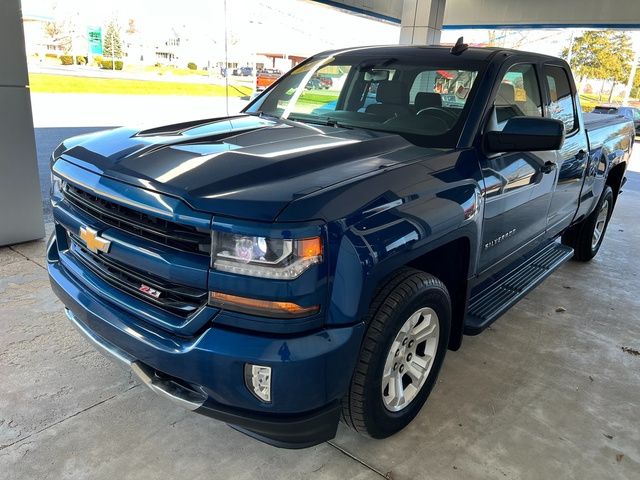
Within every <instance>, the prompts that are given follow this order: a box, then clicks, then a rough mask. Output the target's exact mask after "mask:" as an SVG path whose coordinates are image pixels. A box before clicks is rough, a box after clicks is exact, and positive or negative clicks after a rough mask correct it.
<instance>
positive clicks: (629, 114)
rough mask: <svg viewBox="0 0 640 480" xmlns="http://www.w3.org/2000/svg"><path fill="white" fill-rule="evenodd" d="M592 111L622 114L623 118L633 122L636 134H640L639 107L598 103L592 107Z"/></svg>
mask: <svg viewBox="0 0 640 480" xmlns="http://www.w3.org/2000/svg"><path fill="white" fill-rule="evenodd" d="M593 113H599V114H605V115H622V116H623V117H624V118H626V119H628V120H631V121H632V122H633V125H634V127H635V130H636V135H640V108H636V107H626V106H616V105H598V106H597V107H595V108H594V109H593Z"/></svg>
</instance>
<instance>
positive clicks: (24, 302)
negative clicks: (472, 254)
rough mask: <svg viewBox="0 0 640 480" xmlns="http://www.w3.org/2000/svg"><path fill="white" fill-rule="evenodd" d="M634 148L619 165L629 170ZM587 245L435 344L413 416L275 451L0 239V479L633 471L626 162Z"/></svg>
mask: <svg viewBox="0 0 640 480" xmlns="http://www.w3.org/2000/svg"><path fill="white" fill-rule="evenodd" d="M639 167H640V148H637V149H636V152H635V160H634V170H635V171H636V172H637V171H638V170H640V168H639ZM636 172H631V173H630V174H629V178H630V180H629V182H628V184H627V187H626V188H625V193H624V194H623V195H622V196H621V197H620V201H619V203H618V205H617V207H616V210H615V212H614V215H613V218H612V221H611V224H610V225H609V229H608V232H607V237H606V239H605V241H604V243H603V246H602V249H601V251H600V253H599V255H598V256H597V257H596V259H594V261H592V262H591V263H588V264H581V263H577V262H569V263H567V264H565V265H564V266H563V267H562V268H561V269H560V270H559V271H558V272H556V273H555V274H554V275H552V276H551V277H550V278H549V279H547V280H546V281H545V282H544V283H543V284H542V285H540V286H539V287H538V288H537V289H536V290H534V291H533V292H532V293H530V294H529V295H528V296H527V297H526V298H525V299H523V300H522V301H521V302H520V303H518V304H517V305H516V306H515V307H514V308H513V309H512V310H510V311H509V312H508V313H507V314H506V315H504V316H503V317H502V318H501V319H500V320H498V321H497V322H496V323H495V324H494V325H493V326H492V327H491V328H490V329H488V330H487V331H485V332H484V333H483V334H482V335H480V336H477V337H466V338H465V339H464V342H463V345H462V349H461V350H460V351H458V352H449V353H448V355H447V358H446V360H445V365H444V369H443V371H442V374H441V376H440V379H439V381H438V384H437V385H436V387H435V389H434V392H433V394H432V396H431V398H430V399H429V401H428V402H427V405H426V406H425V407H424V408H423V410H422V412H421V413H420V415H419V416H418V417H417V418H416V420H415V421H414V422H413V423H412V424H411V425H410V426H409V427H408V428H407V429H405V430H404V431H403V432H401V433H399V434H397V435H395V436H394V437H391V438H389V439H387V440H383V441H379V440H378V441H376V440H370V439H365V438H363V437H360V436H358V435H356V434H354V433H353V432H351V431H349V430H347V429H346V428H344V427H342V426H341V427H340V429H339V431H338V435H337V437H336V438H335V440H333V441H332V442H330V443H326V444H323V445H320V446H317V447H314V448H311V449H308V450H302V451H286V450H279V449H275V448H273V447H269V446H267V445H264V444H261V443H260V442H257V441H256V440H253V439H251V438H248V437H246V436H244V435H242V434H240V433H238V432H236V431H234V430H232V429H231V428H229V427H227V426H226V425H224V424H221V423H219V422H216V421H214V420H211V419H209V418H205V417H201V416H198V415H196V414H193V413H189V412H185V411H183V410H180V409H179V408H177V407H175V406H173V405H172V404H169V403H167V402H165V401H164V400H162V399H160V398H158V397H157V396H155V395H154V394H153V393H152V392H150V391H148V390H147V389H146V388H145V387H143V386H140V385H138V384H137V383H136V382H135V381H134V380H133V379H132V377H131V375H130V373H128V372H126V371H123V370H122V369H121V368H120V367H118V366H117V365H115V364H112V363H111V362H109V361H108V360H106V359H104V358H103V357H102V356H101V355H100V354H98V353H97V352H96V351H94V349H93V348H92V347H91V346H90V345H89V344H88V343H87V342H86V341H85V340H84V339H83V338H81V337H80V335H79V334H78V333H76V332H75V330H74V329H73V328H72V327H71V325H70V324H69V322H68V321H67V320H66V318H65V317H64V314H63V312H62V305H61V304H60V302H58V301H57V300H56V299H55V297H54V296H53V294H52V293H51V291H50V289H49V286H48V282H47V278H46V272H45V270H44V258H43V253H44V241H40V242H31V243H27V244H22V245H17V246H13V247H10V248H2V249H0V328H1V331H2V332H3V333H2V334H1V335H0V378H1V379H2V389H1V390H0V479H1V480H4V479H11V480H14V479H60V478H74V479H76V478H77V479H85V478H87V479H88V478H90V479H111V478H127V479H129V478H131V479H151V478H160V477H182V476H187V477H188V478H190V479H201V478H202V479H205V478H206V479H231V478H233V479H254V478H260V479H279V478H289V479H302V478H305V479H333V478H339V479H344V478H354V479H375V478H381V477H382V476H383V475H386V473H387V472H390V475H389V478H393V479H395V480H398V479H437V480H447V479H494V478H505V479H556V478H563V479H564V478H575V479H598V480H600V479H605V478H606V479H637V478H639V477H640V355H636V354H634V353H633V352H634V351H638V350H640V296H639V295H638V291H640V277H639V272H640V247H639V242H638V239H639V238H640V222H638V211H639V210H640V174H638V173H636Z"/></svg>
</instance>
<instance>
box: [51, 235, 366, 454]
mask: <svg viewBox="0 0 640 480" xmlns="http://www.w3.org/2000/svg"><path fill="white" fill-rule="evenodd" d="M47 253H48V271H49V277H50V280H51V285H52V288H53V290H54V292H55V293H56V295H57V296H58V297H59V298H60V299H61V300H62V302H63V303H64V305H65V307H66V312H67V316H68V317H69V319H70V320H71V322H72V323H73V324H74V325H75V326H76V327H77V328H78V329H79V330H80V331H81V332H82V333H83V334H84V336H85V337H87V338H88V339H89V340H90V341H91V342H92V343H93V344H94V345H95V346H96V347H97V348H98V349H99V350H101V351H102V352H103V353H106V354H107V355H108V356H110V357H112V358H115V359H116V360H118V361H119V362H121V363H123V364H125V365H127V366H128V367H129V368H131V369H132V370H133V372H134V373H135V374H136V375H137V376H138V377H139V378H140V379H141V381H142V382H143V383H145V384H146V385H147V386H149V387H150V388H151V389H152V390H153V391H155V392H156V393H158V394H160V395H161V396H163V397H165V398H167V399H169V400H171V401H173V402H174V403H176V404H179V405H181V406H182V407H185V408H187V409H190V410H193V411H196V412H198V413H201V414H204V415H207V416H210V417H213V418H215V419H218V420H221V421H223V422H226V423H229V424H230V425H232V426H233V427H234V428H236V429H238V430H241V431H243V432H245V433H247V434H249V435H252V436H254V437H256V438H258V439H260V440H263V441H265V442H267V443H270V444H273V445H276V446H280V447H287V448H303V447H308V446H312V445H316V444H318V443H321V442H323V441H326V440H329V439H331V438H333V436H334V435H335V432H336V428H337V423H338V419H339V411H340V399H341V397H342V396H343V394H344V393H345V392H346V390H347V388H348V385H349V381H350V378H351V373H352V371H353V368H354V365H355V360H356V356H357V354H358V352H359V347H360V342H361V339H362V335H363V332H364V327H363V325H362V324H357V325H355V326H351V327H345V328H332V329H326V330H322V331H319V332H314V333H310V334H306V335H302V336H296V337H293V338H291V337H277V336H274V337H269V336H265V335H260V334H252V333H249V332H243V331H239V330H233V329H228V328H224V327H218V326H216V324H215V322H213V323H212V325H211V326H208V327H207V328H206V329H204V331H202V332H199V333H198V334H196V335H195V336H194V337H192V338H182V337H177V336H175V335H173V334H171V333H169V332H167V331H162V330H159V329H157V328H154V327H152V326H150V325H148V324H145V323H144V322H143V321H141V320H140V319H138V318H137V317H135V316H134V315H133V314H132V313H131V312H128V311H126V310H124V309H122V308H119V307H117V306H115V305H113V304H111V303H110V302H109V301H108V298H105V296H104V295H101V290H100V287H101V286H100V284H99V279H97V278H93V277H92V275H91V272H86V271H82V272H79V271H74V270H73V269H71V268H67V267H65V265H63V262H61V261H60V255H59V254H58V251H57V246H56V243H55V240H53V241H52V242H51V243H50V245H49V247H48V252H47ZM105 288H106V286H105ZM220 314H224V312H222V313H220ZM246 363H253V364H259V365H268V366H271V367H272V371H273V374H272V398H273V401H272V403H270V404H265V403H262V402H260V401H259V400H258V399H256V398H255V397H254V396H253V395H252V394H251V392H249V390H248V389H247V387H246V386H245V383H244V366H245V364H246Z"/></svg>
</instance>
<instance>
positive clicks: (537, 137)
mask: <svg viewBox="0 0 640 480" xmlns="http://www.w3.org/2000/svg"><path fill="white" fill-rule="evenodd" d="M563 142H564V123H562V122H561V121H560V120H556V119H553V118H542V117H513V118H510V119H509V120H507V123H506V124H505V126H504V128H503V129H502V131H494V132H486V133H485V134H484V144H485V146H486V148H487V150H489V151H490V152H539V151H544V150H558V149H559V148H560V147H561V146H562V143H563Z"/></svg>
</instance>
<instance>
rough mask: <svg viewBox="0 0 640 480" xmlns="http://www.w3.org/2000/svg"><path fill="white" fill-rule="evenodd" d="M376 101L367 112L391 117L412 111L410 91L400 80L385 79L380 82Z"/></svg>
mask: <svg viewBox="0 0 640 480" xmlns="http://www.w3.org/2000/svg"><path fill="white" fill-rule="evenodd" d="M376 102H378V103H374V104H372V105H369V106H368V107H367V108H366V109H365V112H367V113H371V114H374V115H380V116H382V117H386V118H391V117H397V116H400V115H405V114H409V113H411V108H410V107H409V93H408V92H407V91H406V90H405V89H404V88H403V85H402V84H401V83H400V82H392V81H390V80H384V81H382V82H380V83H378V89H377V90H376Z"/></svg>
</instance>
